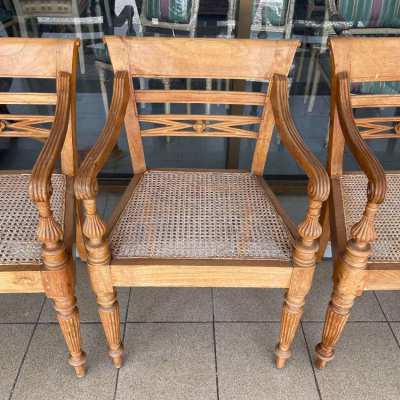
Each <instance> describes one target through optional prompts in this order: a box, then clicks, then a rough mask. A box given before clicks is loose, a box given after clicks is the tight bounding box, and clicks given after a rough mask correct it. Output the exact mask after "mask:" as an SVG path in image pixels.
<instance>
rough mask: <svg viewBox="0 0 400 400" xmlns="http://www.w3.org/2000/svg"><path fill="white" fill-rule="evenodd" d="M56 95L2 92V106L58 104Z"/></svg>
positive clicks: (0, 96) (0, 94)
mask: <svg viewBox="0 0 400 400" xmlns="http://www.w3.org/2000/svg"><path fill="white" fill-rule="evenodd" d="M56 103H57V95H56V94H55V93H11V92H0V104H56Z"/></svg>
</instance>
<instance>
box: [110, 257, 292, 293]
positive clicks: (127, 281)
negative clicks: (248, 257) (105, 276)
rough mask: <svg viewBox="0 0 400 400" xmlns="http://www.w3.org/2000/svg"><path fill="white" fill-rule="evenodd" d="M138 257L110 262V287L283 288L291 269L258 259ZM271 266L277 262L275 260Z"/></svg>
mask: <svg viewBox="0 0 400 400" xmlns="http://www.w3.org/2000/svg"><path fill="white" fill-rule="evenodd" d="M167 262H168V261H165V262H162V260H159V262H158V263H157V262H156V261H155V260H138V261H136V263H135V264H133V263H129V261H128V262H127V263H126V264H123V262H122V261H119V262H118V263H116V262H115V261H114V262H113V263H112V265H111V275H112V280H113V285H114V286H127V287H144V286H152V287H259V288H287V287H288V286H289V281H290V276H291V273H292V271H293V268H289V267H287V266H286V267H285V266H275V267H274V266H265V264H264V266H261V264H262V263H261V262H254V265H253V266H252V265H251V264H252V263H251V262H250V261H241V262H236V263H235V262H234V261H223V260H215V262H213V261H212V260H207V261H206V262H207V264H201V261H198V262H194V261H190V260H188V261H186V263H185V262H184V261H182V260H181V262H180V263H179V264H178V262H179V260H177V263H176V264H175V265H171V264H170V263H171V262H173V260H172V261H171V260H169V264H168V263H167ZM275 265H278V263H276V264H275Z"/></svg>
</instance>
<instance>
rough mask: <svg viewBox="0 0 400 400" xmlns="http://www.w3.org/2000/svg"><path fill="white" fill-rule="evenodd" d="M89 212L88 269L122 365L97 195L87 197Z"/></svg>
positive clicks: (109, 339) (113, 351)
mask: <svg viewBox="0 0 400 400" xmlns="http://www.w3.org/2000/svg"><path fill="white" fill-rule="evenodd" d="M83 205H84V208H85V212H86V218H85V222H84V224H83V234H84V235H85V237H86V238H87V239H88V240H87V241H86V250H87V255H88V271H89V277H90V282H91V284H92V288H93V291H94V292H95V294H96V298H97V304H98V305H99V316H100V320H101V323H102V325H103V328H104V333H105V335H106V339H107V343H108V348H109V354H110V356H111V358H112V360H113V363H114V365H115V366H116V367H117V368H120V367H121V365H122V354H123V350H122V340H121V332H120V314H119V305H118V301H117V295H116V292H115V289H114V287H113V285H112V277H111V269H110V258H111V253H110V248H109V245H108V242H107V241H106V240H104V234H105V232H106V227H105V224H104V222H103V221H102V220H101V218H100V217H99V215H98V214H97V211H96V201H95V200H94V199H89V200H84V201H83Z"/></svg>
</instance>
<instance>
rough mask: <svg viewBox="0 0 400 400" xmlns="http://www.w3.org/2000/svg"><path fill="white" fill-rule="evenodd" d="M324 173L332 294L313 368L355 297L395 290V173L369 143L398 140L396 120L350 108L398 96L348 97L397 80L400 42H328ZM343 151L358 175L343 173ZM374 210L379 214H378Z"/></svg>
mask: <svg viewBox="0 0 400 400" xmlns="http://www.w3.org/2000/svg"><path fill="white" fill-rule="evenodd" d="M330 48H331V52H332V71H333V74H332V98H331V122H330V132H329V158H328V173H329V175H330V177H331V185H332V191H331V196H330V200H329V208H328V207H326V208H324V212H323V216H324V217H323V221H324V223H323V225H324V232H323V235H322V237H321V246H320V256H321V255H322V254H323V252H324V249H325V247H326V243H327V241H328V238H329V219H328V214H329V216H330V232H331V240H332V248H333V256H334V276H333V282H334V288H333V293H332V297H331V302H330V304H329V307H328V310H327V313H326V317H325V326H324V330H323V334H322V342H321V343H320V344H319V345H318V346H317V366H318V367H319V368H323V367H324V366H325V365H326V363H327V362H328V361H330V360H332V358H333V356H334V348H335V346H336V344H337V342H338V340H339V338H340V336H341V334H342V332H343V329H344V326H345V324H346V322H347V320H348V318H349V315H350V310H351V307H352V305H353V302H354V300H355V298H356V297H357V296H361V295H362V293H363V291H364V290H398V289H400V228H399V227H400V220H399V216H398V212H397V209H398V203H399V201H400V193H399V190H398V189H399V182H400V174H399V171H391V172H387V173H386V175H385V172H384V170H383V167H382V165H381V164H380V163H379V161H378V160H377V159H376V158H375V155H374V154H373V153H372V151H371V150H370V148H369V147H368V145H367V144H366V141H367V140H372V139H384V138H388V139H389V138H396V137H398V132H399V130H398V129H399V122H400V118H399V117H398V116H394V117H369V118H366V117H363V118H355V117H354V115H353V109H360V108H366V109H370V108H377V107H381V108H383V107H399V104H400V95H399V94H368V95H365V94H360V95H354V94H351V84H352V83H357V84H358V83H360V82H361V83H362V82H372V81H377V82H392V81H396V80H399V79H400V74H399V69H398V66H399V61H400V40H399V39H398V38H333V39H331V40H330ZM345 144H346V145H347V146H348V147H349V149H350V151H351V153H352V154H353V156H354V157H355V159H356V161H357V162H358V164H359V165H360V167H361V169H362V171H361V172H350V173H344V172H343V155H344V146H345ZM378 209H379V211H378Z"/></svg>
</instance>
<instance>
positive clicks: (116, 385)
mask: <svg viewBox="0 0 400 400" xmlns="http://www.w3.org/2000/svg"><path fill="white" fill-rule="evenodd" d="M131 294H132V288H129V295H128V303H127V305H126V310H125V312H126V313H125V318H124V328H123V331H122V344H124V341H125V334H126V325H127V322H126V321H127V319H128V311H129V304H130V302H131ZM120 370H121V368H118V369H117V376H116V378H115V387H114V395H113V400H115V399H116V398H117V391H118V382H119V371H120Z"/></svg>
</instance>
